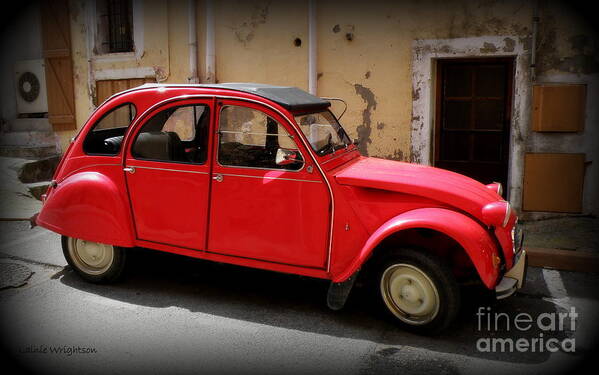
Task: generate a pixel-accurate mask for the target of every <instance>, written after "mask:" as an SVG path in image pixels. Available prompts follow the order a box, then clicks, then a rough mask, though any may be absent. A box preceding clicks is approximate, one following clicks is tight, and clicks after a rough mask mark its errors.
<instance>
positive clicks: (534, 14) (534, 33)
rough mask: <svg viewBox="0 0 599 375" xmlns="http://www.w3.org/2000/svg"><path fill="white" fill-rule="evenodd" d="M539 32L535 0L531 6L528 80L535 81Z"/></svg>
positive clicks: (537, 4) (536, 2)
mask: <svg viewBox="0 0 599 375" xmlns="http://www.w3.org/2000/svg"><path fill="white" fill-rule="evenodd" d="M538 32H539V2H538V1H535V2H534V5H533V8H532V45H531V46H530V80H531V82H533V83H534V82H536V80H537V72H536V64H537V34H538Z"/></svg>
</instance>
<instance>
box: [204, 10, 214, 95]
mask: <svg viewBox="0 0 599 375" xmlns="http://www.w3.org/2000/svg"><path fill="white" fill-rule="evenodd" d="M214 51H215V48H214V1H213V0H206V76H205V77H204V81H205V82H207V83H215V81H216V76H215V66H216V54H215V52H214Z"/></svg>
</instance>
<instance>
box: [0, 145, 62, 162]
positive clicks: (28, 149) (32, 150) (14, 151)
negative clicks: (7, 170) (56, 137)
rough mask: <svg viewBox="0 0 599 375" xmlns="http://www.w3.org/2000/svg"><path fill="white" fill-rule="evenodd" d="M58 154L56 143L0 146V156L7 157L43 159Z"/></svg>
mask: <svg viewBox="0 0 599 375" xmlns="http://www.w3.org/2000/svg"><path fill="white" fill-rule="evenodd" d="M55 155H58V152H57V150H56V145H41V146H12V145H3V146H0V156H2V157H7V158H21V159H43V158H46V157H49V156H55Z"/></svg>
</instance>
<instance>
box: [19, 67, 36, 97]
mask: <svg viewBox="0 0 599 375" xmlns="http://www.w3.org/2000/svg"><path fill="white" fill-rule="evenodd" d="M19 94H20V95H21V97H22V98H23V100H25V101H27V102H29V103H31V102H33V101H34V100H35V99H37V97H38V96H39V95H40V81H39V80H38V79H37V77H36V76H35V74H33V73H31V72H25V73H23V74H21V76H20V77H19Z"/></svg>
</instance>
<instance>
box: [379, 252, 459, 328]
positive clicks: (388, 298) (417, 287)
mask: <svg viewBox="0 0 599 375" xmlns="http://www.w3.org/2000/svg"><path fill="white" fill-rule="evenodd" d="M377 264H378V267H377V272H376V283H375V285H376V288H377V291H378V292H377V295H378V297H379V298H378V299H379V301H380V304H381V305H382V308H383V309H384V310H385V311H386V313H387V314H388V316H390V317H391V318H393V320H394V321H395V322H396V323H398V324H399V325H400V326H402V327H403V328H404V329H406V330H409V331H412V332H415V333H419V334H425V335H435V334H438V333H440V332H442V331H443V330H444V329H446V328H447V327H448V326H449V325H450V324H451V323H452V322H453V321H454V319H455V318H456V316H457V314H458V312H459V310H460V298H461V297H460V288H459V286H458V283H457V282H456V280H455V277H454V276H453V273H452V272H451V269H450V268H449V267H448V266H447V265H446V264H445V263H443V262H441V260H440V259H439V258H437V257H436V256H434V255H433V254H430V253H428V252H427V251H426V250H416V249H411V248H404V249H397V250H393V251H390V252H389V253H387V254H385V255H384V256H383V257H382V258H381V260H380V262H377ZM402 307H405V309H402Z"/></svg>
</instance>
